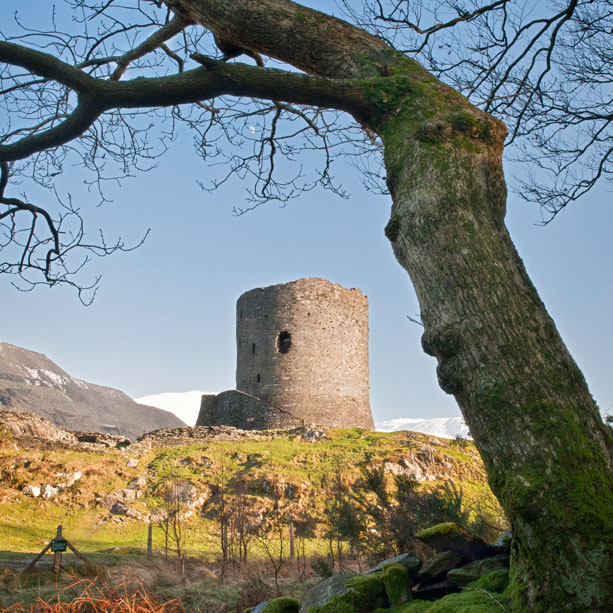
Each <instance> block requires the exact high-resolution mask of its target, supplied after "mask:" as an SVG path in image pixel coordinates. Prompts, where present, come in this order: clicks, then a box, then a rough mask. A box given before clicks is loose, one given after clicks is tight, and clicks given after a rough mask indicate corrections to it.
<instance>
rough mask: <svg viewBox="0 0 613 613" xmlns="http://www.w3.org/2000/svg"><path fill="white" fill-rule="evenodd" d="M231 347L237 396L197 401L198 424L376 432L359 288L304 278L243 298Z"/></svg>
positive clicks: (364, 306)
mask: <svg viewBox="0 0 613 613" xmlns="http://www.w3.org/2000/svg"><path fill="white" fill-rule="evenodd" d="M236 344H237V360H236V387H237V389H235V390H229V391H226V392H222V393H221V394H217V395H212V394H209V395H204V396H202V403H201V406H200V413H199V415H198V421H197V422H196V425H198V426H208V425H227V426H234V427H236V428H242V429H246V430H247V429H252V430H265V429H271V428H291V427H295V426H299V425H302V424H317V425H320V426H333V427H338V428H353V427H360V428H367V429H370V430H372V429H373V428H374V423H373V419H372V414H371V410H370V400H369V370H368V299H367V297H366V296H364V295H363V294H362V292H361V291H360V290H359V289H345V288H343V287H341V286H340V285H338V284H336V283H331V282H330V281H327V280H326V279H314V278H309V279H300V280H298V281H294V282H291V283H283V284H279V285H272V286H270V287H261V288H257V289H253V290H250V291H248V292H245V293H244V294H243V295H242V296H241V297H240V298H239V299H238V301H237V304H236Z"/></svg>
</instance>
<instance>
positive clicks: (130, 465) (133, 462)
mask: <svg viewBox="0 0 613 613" xmlns="http://www.w3.org/2000/svg"><path fill="white" fill-rule="evenodd" d="M126 466H127V467H128V468H136V467H137V466H138V460H137V459H136V458H128V461H127V462H126Z"/></svg>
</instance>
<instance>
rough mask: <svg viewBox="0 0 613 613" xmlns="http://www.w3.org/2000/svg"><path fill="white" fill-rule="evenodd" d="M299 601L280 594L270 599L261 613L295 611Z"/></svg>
mask: <svg viewBox="0 0 613 613" xmlns="http://www.w3.org/2000/svg"><path fill="white" fill-rule="evenodd" d="M299 609H300V603H299V602H298V601H297V600H296V599H295V598H289V597H287V596H281V597H280V598H275V599H274V600H271V601H270V602H269V603H268V604H267V605H266V606H265V607H264V609H263V610H262V613H297V612H298V610H299Z"/></svg>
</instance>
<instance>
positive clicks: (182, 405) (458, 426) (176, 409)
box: [136, 390, 469, 438]
mask: <svg viewBox="0 0 613 613" xmlns="http://www.w3.org/2000/svg"><path fill="white" fill-rule="evenodd" d="M209 393H211V392H201V391H198V390H192V391H190V392H166V393H161V394H150V395H149V396H142V397H140V398H136V402H140V403H143V404H149V405H151V406H154V407H158V408H160V409H165V410H166V411H170V412H171V413H174V414H175V415H177V417H179V418H181V419H182V420H183V421H184V422H185V423H186V424H188V425H189V426H193V425H194V424H195V423H196V419H197V417H198V411H199V409H200V398H201V396H202V394H209ZM375 429H376V430H378V431H380V432H397V431H398V430H412V431H413V432H421V433H423V434H430V435H432V436H440V437H442V438H455V437H456V436H457V435H458V434H459V435H460V436H463V437H467V436H469V433H468V426H467V425H466V424H465V423H464V420H463V419H462V418H461V417H435V418H432V419H419V418H413V417H397V418H395V419H388V420H386V421H380V422H377V423H375Z"/></svg>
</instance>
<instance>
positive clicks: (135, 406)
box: [0, 342, 185, 440]
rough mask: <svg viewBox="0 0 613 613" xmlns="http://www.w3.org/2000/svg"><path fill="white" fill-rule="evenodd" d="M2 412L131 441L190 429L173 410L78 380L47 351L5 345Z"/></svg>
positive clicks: (0, 374)
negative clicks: (25, 414)
mask: <svg viewBox="0 0 613 613" xmlns="http://www.w3.org/2000/svg"><path fill="white" fill-rule="evenodd" d="M0 408H4V409H8V410H11V411H17V412H31V413H36V414H37V415H40V416H41V417H44V418H45V419H48V420H49V421H50V422H51V423H52V424H54V425H56V426H59V427H61V428H66V429H68V430H82V431H86V430H94V431H98V432H107V433H110V434H120V435H122V436H125V437H127V438H129V439H132V440H134V439H136V438H137V437H138V436H140V435H141V434H143V433H144V432H148V431H150V430H155V429H158V428H166V427H182V426H185V424H184V423H183V422H182V421H181V420H180V419H179V418H178V417H177V416H176V415H174V414H173V413H172V412H169V411H164V410H160V409H159V408H156V407H153V406H146V405H142V404H139V403H137V402H135V401H134V400H132V398H130V397H129V396H128V395H127V394H124V393H123V392H121V391H119V390H116V389H113V388H111V387H104V386H102V385H96V384H94V383H87V382H86V381H82V380H80V379H76V378H75V377H72V376H71V375H69V374H68V373H67V372H65V371H64V370H62V369H61V368H60V367H59V366H58V365H57V364H55V363H54V362H52V361H51V360H50V359H49V358H47V356H45V355H43V354H42V353H36V352H35V351H30V350H28V349H24V348H22V347H17V346H15V345H10V344H8V343H2V342H0Z"/></svg>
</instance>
